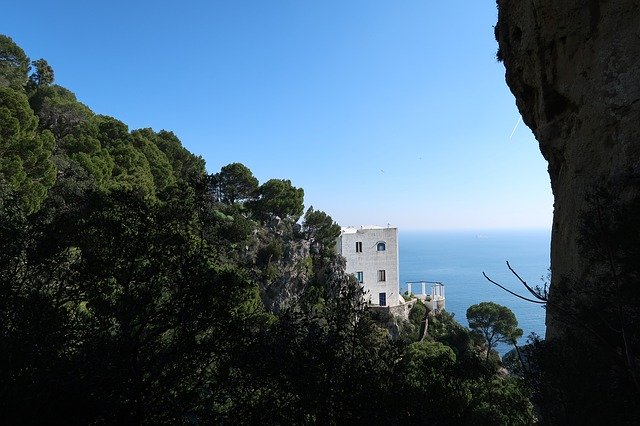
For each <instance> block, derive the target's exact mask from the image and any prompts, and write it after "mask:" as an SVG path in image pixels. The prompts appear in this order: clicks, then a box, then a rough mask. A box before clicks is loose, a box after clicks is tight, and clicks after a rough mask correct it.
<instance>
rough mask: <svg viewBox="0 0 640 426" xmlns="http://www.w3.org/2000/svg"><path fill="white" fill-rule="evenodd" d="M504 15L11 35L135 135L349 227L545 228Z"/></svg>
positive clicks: (8, 18)
mask: <svg viewBox="0 0 640 426" xmlns="http://www.w3.org/2000/svg"><path fill="white" fill-rule="evenodd" d="M496 13H497V11H496V6H495V1H493V0H484V1H480V0H449V1H438V2H436V1H427V0H415V1H414V0H403V1H397V0H386V1H377V0H335V1H334V0H316V1H310V0H308V1H305V0H273V1H265V0H252V1H249V0H225V1H223V0H201V1H190V0H183V1H177V0H173V1H163V0H154V1H150V0H135V1H133V0H108V1H107V0H73V1H72V0H60V1H51V0H31V1H18V0H9V1H7V2H5V4H3V6H2V15H3V17H2V22H3V25H2V30H1V31H2V32H3V33H4V34H6V35H8V36H10V37H11V38H13V39H14V41H16V42H17V43H18V44H19V45H20V46H21V47H22V48H23V49H24V50H25V51H26V53H27V55H29V56H30V57H31V59H32V60H33V59H38V58H41V57H42V58H45V59H46V60H47V61H48V62H49V64H50V65H51V66H52V67H53V68H54V71H55V77H56V82H57V83H58V84H60V85H62V86H65V87H67V88H68V89H70V90H71V91H73V92H74V93H75V94H76V95H77V97H78V99H79V100H80V101H81V102H83V103H85V104H86V105H88V106H89V107H90V108H91V109H92V110H93V111H95V112H96V113H99V114H106V115H111V116H114V117H116V118H118V119H120V120H122V121H124V122H125V123H126V124H128V125H129V127H130V129H135V128H142V127H151V128H153V129H155V130H160V129H166V130H172V131H173V132H175V133H176V134H177V135H178V137H180V139H181V140H182V142H183V144H184V145H185V146H186V147H187V149H189V150H190V151H192V152H194V153H196V154H199V155H201V156H202V157H204V159H205V160H206V162H207V169H208V170H209V171H210V172H216V171H218V170H219V169H220V167H222V166H224V165H226V164H229V163H231V162H241V163H243V164H245V165H246V166H248V167H249V168H250V169H251V170H252V171H253V172H254V174H255V175H256V177H257V178H258V179H259V180H260V181H261V182H264V181H266V180H268V179H270V178H284V179H290V180H291V181H292V183H293V184H294V185H295V186H298V187H302V188H304V190H305V202H306V205H307V206H309V205H313V206H314V208H316V209H320V210H323V211H326V212H327V213H329V214H330V215H331V216H332V217H333V218H334V219H335V220H336V221H337V222H338V223H340V224H341V225H343V226H347V225H353V226H357V225H361V224H380V225H385V224H387V223H391V224H392V225H395V226H398V227H400V228H401V229H463V228H464V229H469V228H472V229H483V228H530V227H533V228H550V226H551V218H552V210H553V198H552V195H551V190H550V185H549V177H548V175H547V172H546V170H547V165H546V162H545V161H544V159H543V158H542V155H541V154H540V152H539V150H538V144H537V142H536V140H535V138H534V137H533V135H532V133H531V131H530V130H529V129H528V128H527V127H526V126H524V124H522V123H520V125H519V126H518V127H517V128H516V130H515V132H513V136H511V134H512V131H513V130H514V127H515V126H516V123H517V122H518V119H519V115H518V111H517V109H516V107H515V101H514V98H513V96H512V95H511V93H510V92H509V90H508V88H507V86H506V84H505V82H504V67H503V65H502V64H500V63H498V62H497V61H496V59H495V52H496V50H497V45H496V42H495V40H494V37H493V25H494V24H495V22H496Z"/></svg>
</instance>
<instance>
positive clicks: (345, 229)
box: [341, 225, 396, 234]
mask: <svg viewBox="0 0 640 426" xmlns="http://www.w3.org/2000/svg"><path fill="white" fill-rule="evenodd" d="M365 229H396V227H395V226H390V225H387V226H378V225H362V226H360V227H359V228H355V227H353V226H347V227H342V229H341V231H342V233H343V234H355V233H356V232H358V231H360V230H365Z"/></svg>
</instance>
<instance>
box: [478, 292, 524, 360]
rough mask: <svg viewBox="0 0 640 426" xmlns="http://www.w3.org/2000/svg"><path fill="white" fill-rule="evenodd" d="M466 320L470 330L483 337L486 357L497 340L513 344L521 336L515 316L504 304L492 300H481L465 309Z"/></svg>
mask: <svg viewBox="0 0 640 426" xmlns="http://www.w3.org/2000/svg"><path fill="white" fill-rule="evenodd" d="M467 320H468V321H469V327H470V328H471V330H472V331H473V332H474V333H476V334H478V335H479V336H481V337H482V338H484V339H485V342H486V344H487V359H489V353H490V352H491V349H493V347H495V345H496V344H497V343H498V342H503V343H508V344H515V342H516V340H517V339H518V338H519V337H521V336H522V329H520V328H518V320H517V319H516V316H515V315H514V314H513V312H511V310H510V309H509V308H507V307H506V306H501V305H498V304H497V303H494V302H482V303H479V304H477V305H472V306H470V307H469V308H468V309H467Z"/></svg>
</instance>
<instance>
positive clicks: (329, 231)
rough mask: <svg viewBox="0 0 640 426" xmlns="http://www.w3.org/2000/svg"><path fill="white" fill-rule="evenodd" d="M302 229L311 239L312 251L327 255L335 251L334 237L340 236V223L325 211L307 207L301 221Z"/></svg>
mask: <svg viewBox="0 0 640 426" xmlns="http://www.w3.org/2000/svg"><path fill="white" fill-rule="evenodd" d="M302 230H303V232H305V233H306V237H307V239H308V240H309V241H311V248H312V251H314V252H315V253H318V254H323V255H327V254H330V253H333V252H334V251H335V245H336V239H337V238H338V236H340V225H338V224H337V223H335V222H334V221H333V219H332V218H331V216H329V215H328V214H326V213H325V212H322V211H319V210H314V209H313V206H311V207H309V208H308V209H307V212H306V213H305V214H304V221H303V222H302Z"/></svg>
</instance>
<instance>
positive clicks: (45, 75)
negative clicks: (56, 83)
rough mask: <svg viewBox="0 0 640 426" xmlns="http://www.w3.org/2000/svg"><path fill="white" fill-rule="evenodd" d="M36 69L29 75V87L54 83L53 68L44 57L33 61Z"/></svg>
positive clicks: (34, 87)
mask: <svg viewBox="0 0 640 426" xmlns="http://www.w3.org/2000/svg"><path fill="white" fill-rule="evenodd" d="M31 65H33V66H34V68H35V71H34V72H33V73H31V75H30V76H29V83H28V86H29V87H28V89H37V88H38V87H41V86H42V87H44V86H50V85H51V84H52V83H53V79H54V77H53V68H52V67H51V65H49V63H48V62H47V61H46V60H44V59H38V60H37V61H33V62H31Z"/></svg>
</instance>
